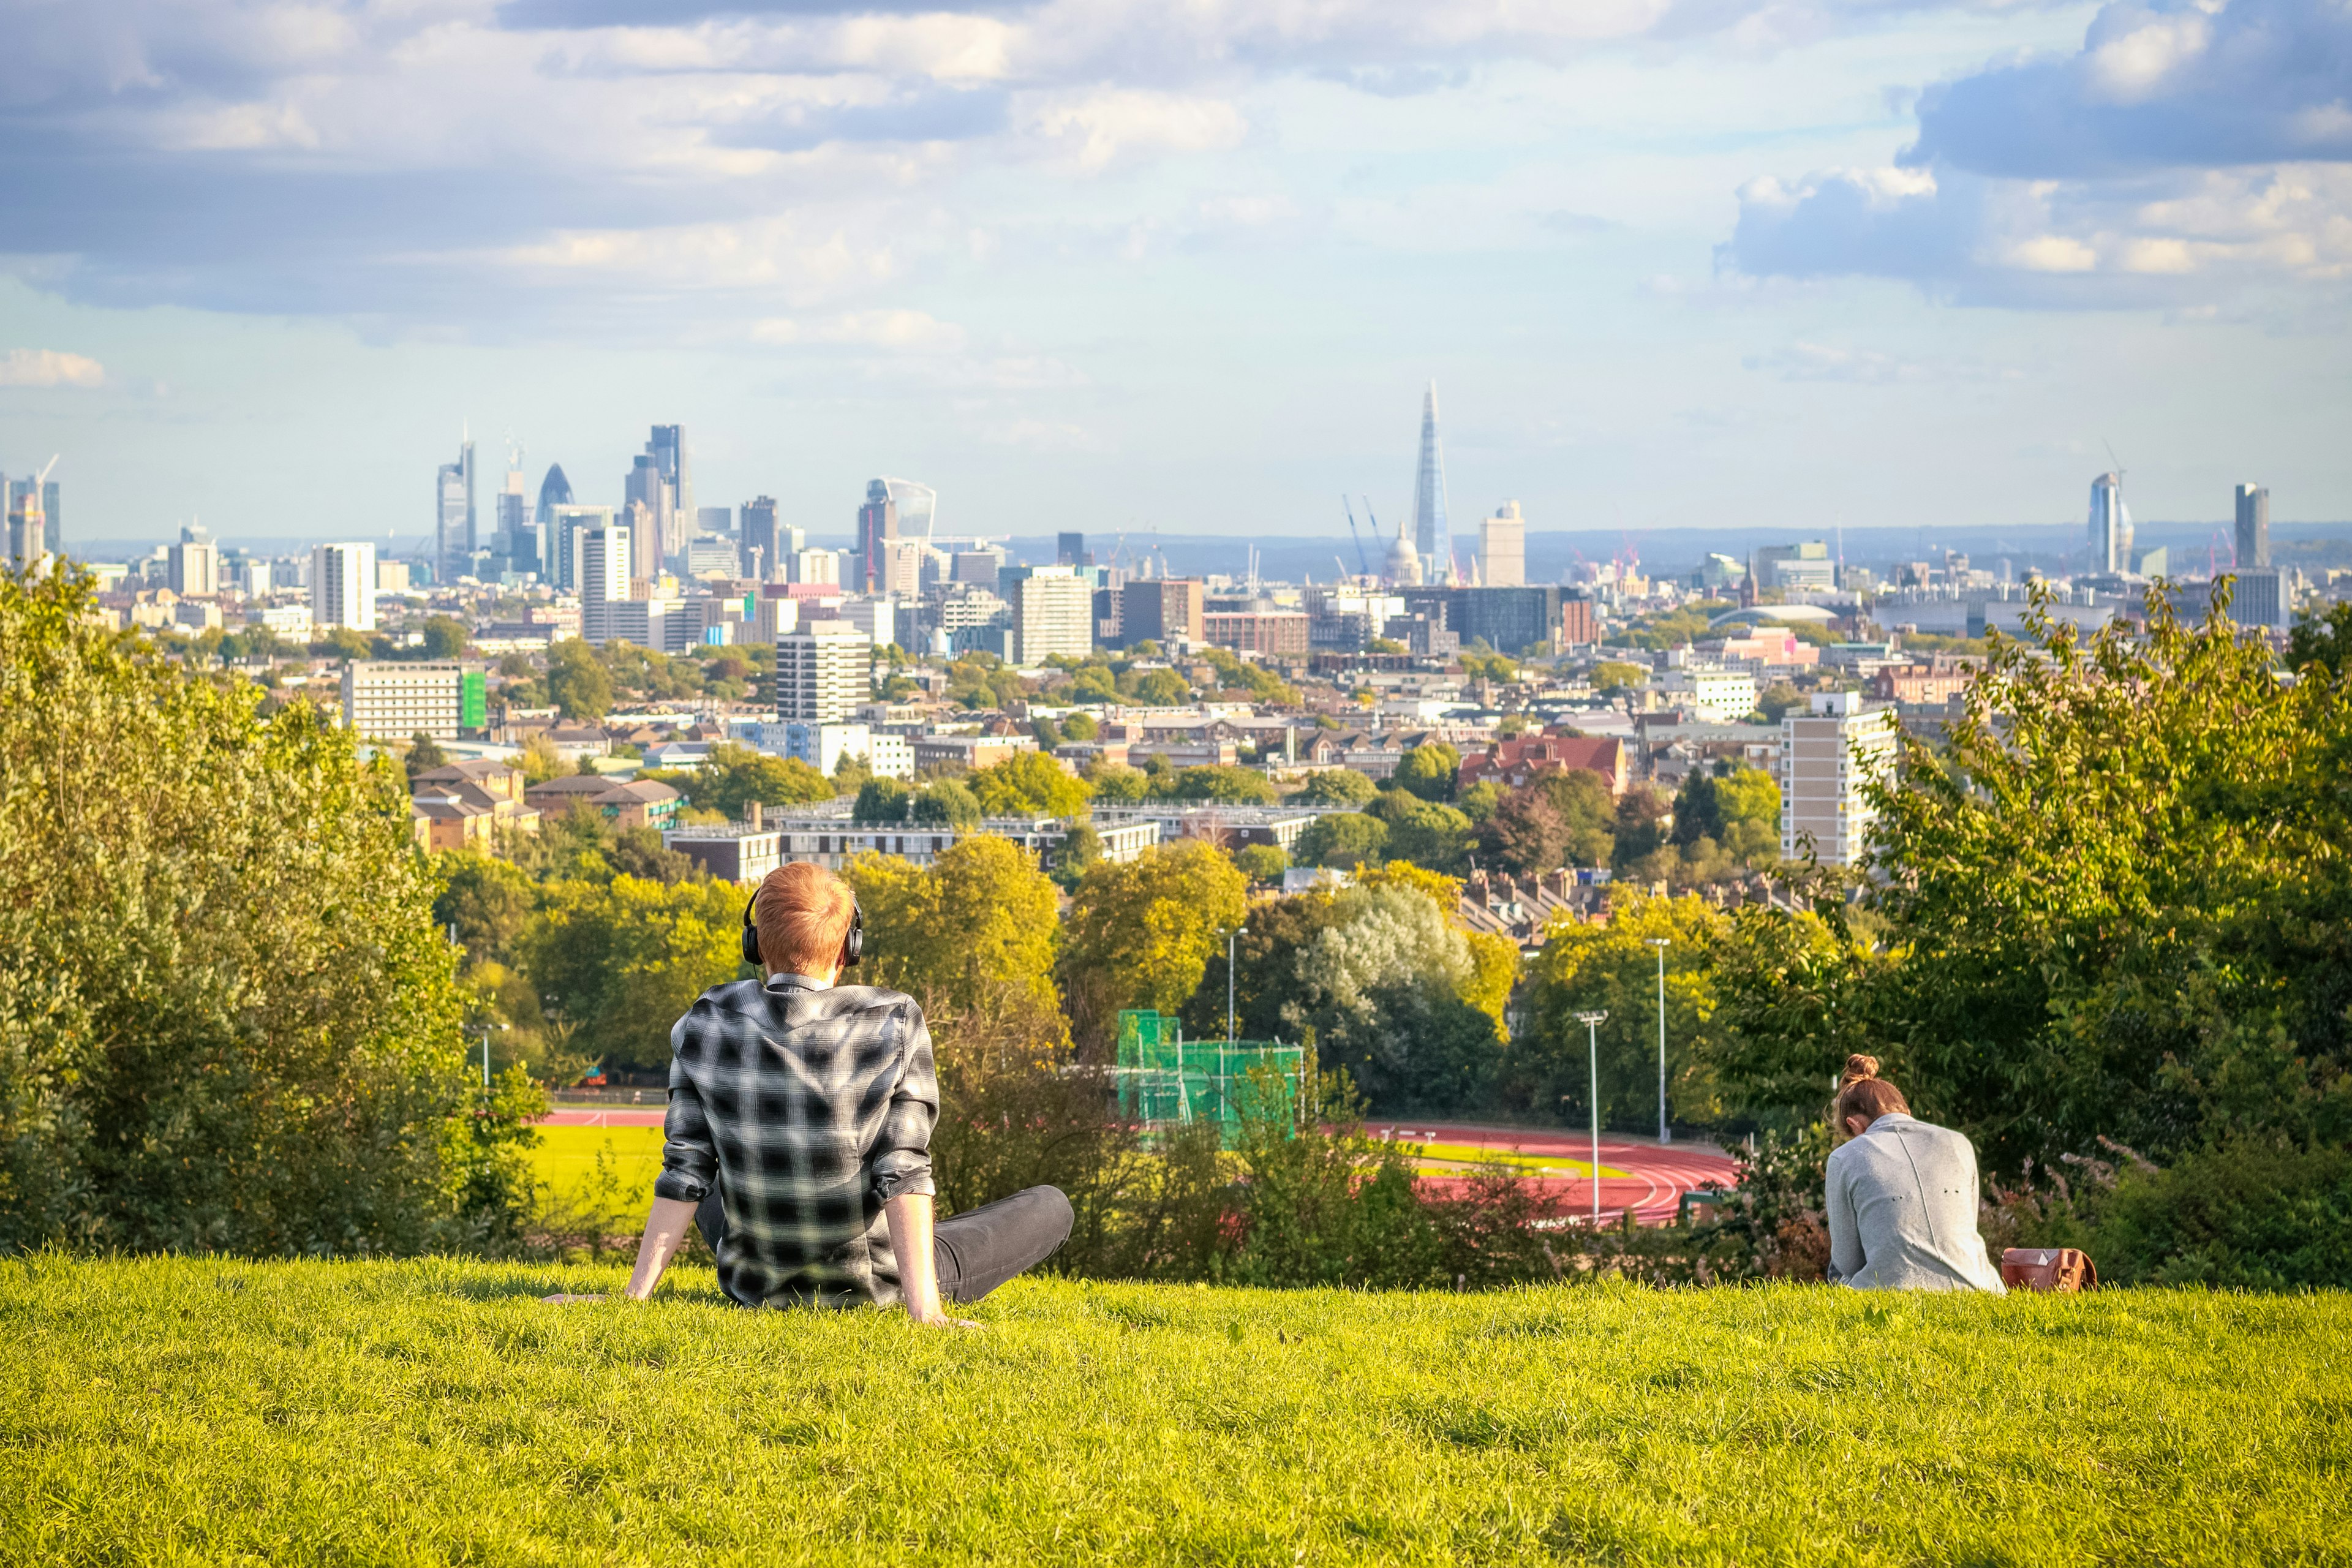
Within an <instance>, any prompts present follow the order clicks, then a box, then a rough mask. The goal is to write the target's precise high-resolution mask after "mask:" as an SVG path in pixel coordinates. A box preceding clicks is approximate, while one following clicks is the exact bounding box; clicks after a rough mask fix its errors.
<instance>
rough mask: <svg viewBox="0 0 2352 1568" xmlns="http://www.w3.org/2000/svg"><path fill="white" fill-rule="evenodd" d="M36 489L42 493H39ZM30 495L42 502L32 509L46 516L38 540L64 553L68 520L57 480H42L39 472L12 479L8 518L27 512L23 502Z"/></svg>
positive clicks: (52, 551) (49, 549)
mask: <svg viewBox="0 0 2352 1568" xmlns="http://www.w3.org/2000/svg"><path fill="white" fill-rule="evenodd" d="M50 461H52V462H55V461H56V459H55V458H51V459H50ZM47 472H48V469H47V468H43V469H42V470H41V473H43V474H46V473H47ZM36 491H38V492H39V493H38V494H37V495H36V494H35V493H34V492H36ZM27 496H32V497H33V499H34V500H37V501H38V502H39V503H40V504H39V505H37V506H36V507H35V508H34V509H33V510H34V511H35V512H37V513H38V514H39V515H40V516H41V518H42V519H43V522H42V525H41V537H40V539H39V541H38V543H39V545H40V547H41V548H42V549H43V550H45V551H47V552H48V553H49V554H51V555H58V554H62V553H63V552H64V551H65V547H66V542H65V541H66V519H65V509H64V505H63V503H62V502H61V501H60V500H59V499H58V481H57V480H55V479H42V478H41V477H40V476H39V475H35V476H34V477H33V478H31V479H10V480H9V481H8V486H7V503H8V504H7V507H6V509H5V510H7V513H8V515H9V517H11V518H15V517H16V516H17V515H19V514H20V513H23V512H24V510H25V506H24V501H25V498H26V497H27Z"/></svg>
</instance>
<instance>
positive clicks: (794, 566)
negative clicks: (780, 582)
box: [784, 550, 845, 588]
mask: <svg viewBox="0 0 2352 1568" xmlns="http://www.w3.org/2000/svg"><path fill="white" fill-rule="evenodd" d="M844 554H845V552H842V551H839V550H795V551H793V552H792V553H791V554H789V555H787V556H785V557H784V561H785V568H784V571H785V580H786V581H788V582H793V583H805V584H810V585H812V586H824V587H833V588H838V587H840V586H842V581H841V572H842V561H843V557H844Z"/></svg>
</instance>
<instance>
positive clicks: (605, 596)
mask: <svg viewBox="0 0 2352 1568" xmlns="http://www.w3.org/2000/svg"><path fill="white" fill-rule="evenodd" d="M631 533H632V531H631V530H630V529H628V528H627V527H625V526H624V525H622V524H620V523H612V524H609V525H607V526H605V527H604V528H590V529H583V530H581V531H580V532H579V533H578V535H577V536H576V539H575V542H574V546H573V547H574V548H575V549H576V550H577V551H578V552H579V569H580V577H579V587H580V635H581V637H583V638H584V639H585V640H586V641H587V643H588V645H589V646H590V647H603V646H604V644H606V643H608V642H610V641H612V640H613V639H614V637H617V636H619V635H621V632H620V630H619V629H618V628H616V627H615V626H614V621H615V619H616V617H615V616H614V605H626V604H627V603H628V602H629V579H630V572H631V569H632V565H633V562H632V555H633V546H632V539H631Z"/></svg>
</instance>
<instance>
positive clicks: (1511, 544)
mask: <svg viewBox="0 0 2352 1568" xmlns="http://www.w3.org/2000/svg"><path fill="white" fill-rule="evenodd" d="M1478 578H1479V581H1480V582H1482V583H1484V584H1486V586H1487V587H1489V588H1519V587H1524V586H1526V585H1527V581H1528V522H1527V519H1525V518H1524V517H1521V516H1520V515H1519V503H1518V502H1517V501H1515V500H1507V501H1505V502H1504V503H1503V504H1502V505H1500V506H1498V507H1496V509H1495V515H1494V516H1492V517H1490V518H1488V519H1486V521H1484V522H1481V523H1480V524H1479V525H1478Z"/></svg>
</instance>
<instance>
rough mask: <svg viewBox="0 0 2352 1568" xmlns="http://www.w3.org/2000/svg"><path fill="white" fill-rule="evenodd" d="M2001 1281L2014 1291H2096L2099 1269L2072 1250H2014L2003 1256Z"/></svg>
mask: <svg viewBox="0 0 2352 1568" xmlns="http://www.w3.org/2000/svg"><path fill="white" fill-rule="evenodd" d="M2000 1282H2001V1283H2002V1284H2004V1285H2006V1286H2008V1287H2009V1288H2010V1289H2012V1290H2069V1291H2071V1290H2095V1289H2098V1288H2099V1270H2098V1268H2097V1267H2096V1266H2095V1264H2093V1263H2092V1261H2091V1258H2090V1255H2089V1254H2087V1253H2083V1252H2077V1251H2075V1250H2074V1248H2073V1247H2011V1248H2010V1249H2009V1250H2008V1251H2006V1252H2004V1253H2002V1254H2001V1255H2000Z"/></svg>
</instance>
